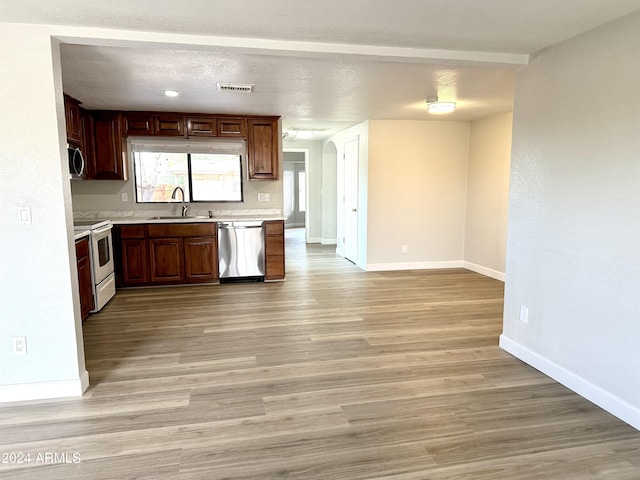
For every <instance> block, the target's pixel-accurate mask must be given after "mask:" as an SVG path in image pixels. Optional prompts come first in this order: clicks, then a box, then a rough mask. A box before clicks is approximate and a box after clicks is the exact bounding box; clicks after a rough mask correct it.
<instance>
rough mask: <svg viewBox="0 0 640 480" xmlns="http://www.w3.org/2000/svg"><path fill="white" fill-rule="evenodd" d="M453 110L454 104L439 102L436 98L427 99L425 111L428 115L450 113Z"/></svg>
mask: <svg viewBox="0 0 640 480" xmlns="http://www.w3.org/2000/svg"><path fill="white" fill-rule="evenodd" d="M455 109H456V103H455V102H440V101H438V97H432V98H427V110H428V112H429V113H451V112H453V111H454V110H455Z"/></svg>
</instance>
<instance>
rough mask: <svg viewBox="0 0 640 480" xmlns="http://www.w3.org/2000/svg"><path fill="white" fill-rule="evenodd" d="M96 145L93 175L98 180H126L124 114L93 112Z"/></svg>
mask: <svg viewBox="0 0 640 480" xmlns="http://www.w3.org/2000/svg"><path fill="white" fill-rule="evenodd" d="M92 115H93V133H94V135H93V137H94V147H95V150H94V152H93V163H92V166H91V167H92V168H91V176H92V178H95V179H97V180H126V179H127V175H126V168H125V161H124V158H123V155H122V115H120V114H119V113H117V112H107V111H104V112H101V111H98V112H93V114H92Z"/></svg>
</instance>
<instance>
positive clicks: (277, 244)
mask: <svg viewBox="0 0 640 480" xmlns="http://www.w3.org/2000/svg"><path fill="white" fill-rule="evenodd" d="M264 253H265V254H266V255H267V256H268V255H284V238H283V237H276V236H270V237H267V239H266V242H265V244H264Z"/></svg>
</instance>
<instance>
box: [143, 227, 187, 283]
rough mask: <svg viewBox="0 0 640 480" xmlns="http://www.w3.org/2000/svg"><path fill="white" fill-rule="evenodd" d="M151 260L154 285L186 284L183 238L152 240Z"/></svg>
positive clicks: (150, 244)
mask: <svg viewBox="0 0 640 480" xmlns="http://www.w3.org/2000/svg"><path fill="white" fill-rule="evenodd" d="M149 258H150V262H149V263H150V265H151V282H152V283H183V282H184V241H183V240H182V238H150V239H149Z"/></svg>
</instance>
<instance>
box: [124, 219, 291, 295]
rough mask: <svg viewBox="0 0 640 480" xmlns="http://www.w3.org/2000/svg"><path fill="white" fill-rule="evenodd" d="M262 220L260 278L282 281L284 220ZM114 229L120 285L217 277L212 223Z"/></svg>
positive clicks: (214, 280)
mask: <svg viewBox="0 0 640 480" xmlns="http://www.w3.org/2000/svg"><path fill="white" fill-rule="evenodd" d="M264 225H265V235H264V242H265V280H267V281H277V280H284V277H285V268H284V221H282V220H275V221H267V222H264ZM113 231H114V237H113V238H114V245H115V263H116V282H117V285H118V286H119V287H136V286H142V285H180V284H197V283H217V282H218V281H219V272H218V238H217V231H218V226H217V224H216V223H214V222H202V223H149V224H139V225H116V226H114V230H113Z"/></svg>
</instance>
